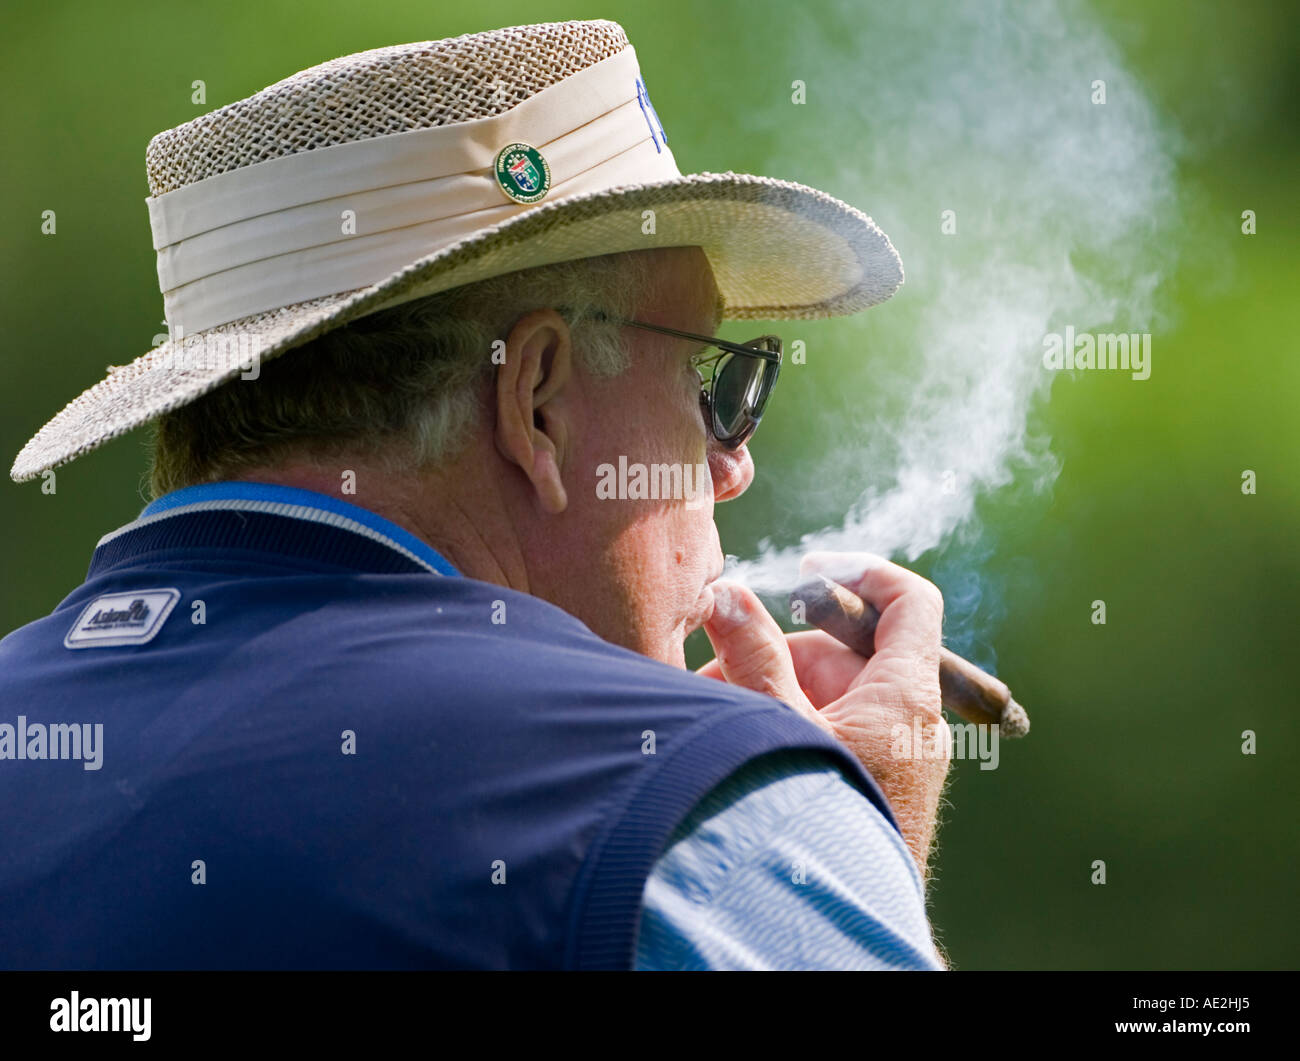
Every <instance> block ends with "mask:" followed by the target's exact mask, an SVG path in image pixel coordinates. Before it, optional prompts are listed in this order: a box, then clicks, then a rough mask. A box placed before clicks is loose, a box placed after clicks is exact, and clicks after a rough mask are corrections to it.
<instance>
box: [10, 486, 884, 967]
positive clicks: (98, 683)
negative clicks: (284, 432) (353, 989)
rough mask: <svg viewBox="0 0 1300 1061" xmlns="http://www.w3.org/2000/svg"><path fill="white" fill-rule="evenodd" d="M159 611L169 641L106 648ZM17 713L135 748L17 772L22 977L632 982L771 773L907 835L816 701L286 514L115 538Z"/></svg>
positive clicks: (48, 643)
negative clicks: (460, 974)
mask: <svg viewBox="0 0 1300 1061" xmlns="http://www.w3.org/2000/svg"><path fill="white" fill-rule="evenodd" d="M155 590H156V591H162V590H174V591H177V592H178V593H179V597H177V598H175V603H174V604H173V605H169V606H168V607H170V609H171V610H170V612H169V613H168V615H167V618H166V619H165V621H163V622H162V624H161V626H159V627H157V629H156V633H154V635H153V636H152V637H151V638H150V639H149V640H148V641H147V642H145V643H125V644H112V645H98V644H97V645H86V643H85V640H84V639H87V638H89V639H94V638H96V637H100V636H102V633H103V632H102V631H101V632H100V633H96V632H95V631H96V630H97V629H98V627H96V626H95V625H94V621H95V620H96V616H98V617H99V620H100V627H104V626H105V624H107V625H108V626H112V625H113V624H114V623H115V622H116V623H118V625H120V626H123V627H124V628H128V627H130V626H131V624H132V623H133V622H134V620H133V619H132V618H131V616H132V615H133V614H134V615H135V616H136V618H137V619H140V618H141V617H142V616H144V615H145V613H146V612H148V613H149V614H150V615H152V616H153V618H154V619H156V618H157V617H158V615H159V612H158V609H157V607H150V606H149V605H148V603H146V604H143V605H137V604H135V603H134V602H135V600H136V599H141V600H146V601H147V602H152V604H153V605H154V606H156V605H159V604H160V603H165V602H166V601H167V600H169V599H172V595H171V594H161V595H151V596H149V597H148V598H137V597H136V595H137V594H140V593H143V592H145V591H155ZM111 593H122V594H124V596H123V597H122V598H120V601H121V602H126V603H122V605H121V607H120V608H118V607H116V606H111V607H110V606H100V607H98V608H97V609H96V610H95V614H94V615H90V616H86V615H85V614H83V613H84V612H85V611H86V610H87V609H86V606H87V605H88V604H90V603H91V602H93V601H97V600H98V598H99V597H101V596H102V595H105V594H111ZM198 602H201V605H199V603H198ZM133 607H134V612H133V611H132V608H133ZM199 619H202V620H203V621H202V622H198V621H197V620H199ZM119 620H120V621H119ZM141 621H142V622H144V623H145V627H147V625H148V623H149V622H150V621H152V620H151V619H150V620H146V619H141ZM137 627H138V628H141V629H143V628H145V627H139V624H137ZM130 636H133V635H128V640H129V637H130ZM70 646H74V647H70ZM0 705H3V706H0V725H8V726H11V727H14V729H13V731H12V732H13V733H14V735H15V736H14V737H13V739H14V740H16V739H17V738H18V737H20V736H23V735H24V734H25V735H26V739H27V740H28V741H31V742H32V743H28V744H25V745H24V747H23V751H24V752H32V753H40V752H41V751H42V747H41V744H40V743H39V742H35V740H34V738H33V737H31V734H32V733H35V732H37V730H36V729H35V728H33V727H46V730H45V732H47V733H49V732H52V731H51V730H50V729H49V727H51V726H53V725H58V724H63V725H69V724H83V725H92V726H93V725H94V724H96V723H100V724H102V727H103V729H102V747H101V748H100V750H99V755H100V757H101V758H100V762H99V768H98V769H85V766H86V765H88V764H87V762H86V761H77V760H75V759H69V758H62V759H56V758H52V757H51V756H52V754H53V752H52V750H51V745H50V744H46V745H45V748H44V754H45V756H46V757H45V758H32V757H24V758H21V759H17V758H3V759H0V807H2V808H3V810H2V811H0V851H3V858H2V860H0V962H2V963H3V965H4V966H6V967H9V968H33V969H34V968H80V969H96V968H109V969H136V968H187V969H199V968H297V969H304V968H416V967H423V968H429V967H456V968H506V967H511V968H583V969H628V968H631V967H632V965H633V955H634V947H635V941H636V933H637V925H638V921H639V916H640V907H641V895H642V891H643V888H644V885H645V881H646V877H647V876H648V874H649V872H650V870H651V867H652V866H653V864H654V862H655V860H656V858H657V857H658V856H659V855H660V854H661V853H662V851H663V848H664V846H665V842H666V841H667V839H668V837H669V835H670V833H671V832H672V830H673V828H674V826H676V825H677V824H678V823H679V822H680V821H681V820H682V819H683V818H684V817H685V816H686V814H687V813H688V812H689V811H690V809H691V808H692V806H693V805H694V804H695V803H696V802H697V801H699V800H700V799H701V798H702V797H703V796H704V795H705V794H706V793H707V792H708V791H709V790H710V789H711V788H713V787H714V786H715V785H717V784H718V783H719V782H720V781H722V780H723V779H724V778H725V777H726V776H727V775H728V774H730V773H731V772H733V771H734V770H736V769H737V768H738V767H739V766H741V765H742V764H743V763H745V762H746V761H748V760H750V759H753V758H755V757H757V756H760V755H764V754H766V753H770V752H773V751H775V750H777V749H782V748H813V749H820V750H822V751H824V753H825V754H826V756H827V757H828V759H830V760H833V761H834V762H836V763H838V764H839V765H840V766H841V767H842V768H843V770H844V771H845V773H846V774H847V775H848V776H849V777H850V778H851V779H852V780H853V781H854V783H855V784H856V785H857V786H858V787H859V788H860V789H861V791H862V792H863V793H864V795H865V796H866V797H867V798H868V799H870V800H871V801H872V802H873V803H874V804H875V805H876V806H877V807H878V808H879V810H880V812H881V813H882V814H884V815H885V817H886V818H887V819H888V820H889V821H890V822H891V824H894V819H893V817H892V815H891V813H890V810H889V807H888V804H887V802H886V801H885V800H884V798H883V797H882V796H881V794H880V791H879V789H878V788H877V787H876V785H875V782H874V781H873V780H872V779H871V777H870V776H869V775H868V774H867V773H866V772H865V771H863V769H862V768H861V767H860V766H859V765H858V763H857V762H856V761H855V760H854V759H853V758H852V757H851V756H850V755H849V754H848V753H847V752H846V751H845V750H844V749H842V748H841V747H840V746H839V745H838V744H836V742H834V741H833V740H831V739H830V738H829V737H827V736H826V735H824V734H823V733H821V732H820V731H819V730H818V729H817V728H816V727H814V726H812V725H810V724H809V723H807V722H806V721H804V720H803V719H801V718H799V717H798V716H797V715H796V714H795V713H794V712H793V711H791V710H790V709H789V708H787V707H785V706H784V705H781V704H779V703H777V702H776V701H774V700H771V699H769V698H767V697H764V696H760V695H757V694H754V693H750V692H747V691H745V690H741V689H737V688H733V687H731V686H728V685H725V684H723V683H721V682H715V681H710V680H706V679H703V678H700V677H697V676H695V675H693V674H690V673H688V672H685V671H680V670H677V669H675V668H673V667H668V666H665V665H663V664H661V663H657V662H654V661H652V660H649V659H646V658H644V657H642V656H639V655H637V654H636V653H633V652H629V651H626V650H624V649H621V648H618V647H616V646H613V645H610V644H608V643H606V642H604V641H602V640H601V639H599V638H598V637H596V636H595V635H594V634H593V633H592V632H591V631H590V630H588V629H587V627H586V626H584V625H583V624H582V623H580V622H579V621H578V620H576V619H574V618H573V617H572V616H570V615H568V614H567V613H565V612H563V611H561V610H560V609H558V608H556V607H554V606H552V605H550V604H547V603H546V602H544V601H541V600H538V599H536V598H534V597H530V596H527V595H524V594H520V593H515V592H511V591H509V590H505V589H502V588H500V587H498V586H493V585H490V584H488V583H484V582H479V581H475V580H472V579H468V578H456V577H442V576H439V575H436V574H431V573H429V571H428V570H427V569H426V568H425V567H424V566H422V565H419V564H417V563H414V562H412V561H411V560H410V559H409V558H408V557H406V556H404V555H403V554H402V553H401V552H399V551H397V550H395V549H393V548H392V547H390V546H389V545H385V544H383V543H381V542H379V541H375V540H371V539H368V538H367V537H364V536H363V535H361V534H358V533H354V532H353V531H350V530H345V529H339V528H336V527H331V526H326V525H322V524H320V523H313V522H308V521H306V520H303V519H294V518H289V517H286V516H282V515H271V514H265V513H256V512H239V513H235V512H197V513H196V512H191V513H181V514H176V515H172V516H170V517H168V518H164V519H159V520H156V521H154V522H152V523H145V524H143V525H140V526H138V527H136V528H134V529H131V530H128V531H126V532H125V533H122V534H120V535H118V536H117V537H115V538H113V539H112V540H111V541H106V542H105V543H103V544H101V546H100V548H99V549H98V550H96V553H95V557H94V560H93V563H92V565H91V570H90V574H89V576H88V578H87V581H86V582H85V583H84V584H83V585H82V586H80V587H79V588H78V589H77V590H76V591H75V592H74V593H73V594H72V595H71V596H69V597H68V598H67V599H66V600H65V601H63V603H62V604H60V605H59V607H58V608H57V609H56V610H55V612H54V613H53V614H52V615H50V616H48V617H46V618H44V619H41V620H39V621H37V622H34V623H31V624H29V625H28V626H25V627H23V628H22V629H20V630H17V631H15V632H14V633H12V634H11V635H9V636H8V637H6V638H5V639H4V640H3V641H0ZM20 715H21V716H22V723H21V724H22V726H23V727H26V728H25V730H23V731H21V732H20V730H19V725H20V723H19V716H20ZM65 736H66V735H65ZM10 747H11V751H12V744H11V746H10ZM63 750H64V751H68V750H69V749H68V747H67V746H66V739H65V746H64V749H63ZM895 828H897V825H896V824H895ZM200 881H201V883H200Z"/></svg>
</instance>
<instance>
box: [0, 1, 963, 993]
mask: <svg viewBox="0 0 1300 1061" xmlns="http://www.w3.org/2000/svg"><path fill="white" fill-rule="evenodd" d="M149 170H150V184H151V192H152V196H151V198H150V200H149V206H150V215H151V220H152V222H153V227H154V239H155V246H156V248H157V249H158V252H159V276H160V278H161V280H162V287H163V293H164V298H165V301H166V304H167V310H168V320H169V322H170V325H171V329H172V334H171V337H170V338H169V339H168V341H167V342H166V343H164V344H162V345H161V346H160V347H159V348H157V349H155V350H154V351H152V352H150V353H149V354H147V355H145V357H143V358H141V359H140V360H139V361H137V362H135V363H134V364H132V365H129V366H126V367H123V368H119V369H116V370H114V371H113V372H112V373H111V374H110V375H109V377H108V378H107V379H106V380H105V381H104V382H102V383H101V384H99V385H98V386H97V387H96V388H92V390H90V391H88V392H86V394H84V395H82V397H81V398H79V399H78V400H77V401H76V402H74V403H72V404H71V405H69V406H68V407H67V408H66V409H65V410H64V411H63V412H62V413H60V414H59V416H58V417H56V418H55V420H54V421H52V422H51V423H50V424H49V425H47V426H46V428H44V429H43V430H42V432H41V433H40V434H38V435H37V436H36V437H35V438H34V439H33V440H32V442H31V443H29V444H28V446H27V447H26V448H25V449H24V451H23V453H22V454H20V455H19V458H18V461H17V462H16V464H15V467H14V472H13V475H14V477H15V478H16V479H27V478H32V477H34V476H36V475H41V474H46V475H48V474H52V471H51V469H53V468H54V467H55V466H56V465H58V464H61V463H62V462H64V461H66V460H69V459H71V458H73V457H75V456H77V455H79V454H81V453H83V452H85V451H86V450H88V449H90V448H93V447H94V446H96V445H99V444H100V443H102V442H104V441H106V440H108V439H110V438H112V437H115V436H116V435H118V434H121V433H123V432H125V431H126V430H129V429H131V428H132V427H135V426H137V425H139V424H142V423H145V422H147V421H150V420H157V431H156V436H155V442H154V456H153V469H152V483H153V488H154V492H155V495H156V499H155V500H154V501H153V502H152V503H151V504H150V505H149V506H148V507H147V508H146V509H145V510H144V512H143V513H142V514H141V516H140V518H139V519H138V520H136V521H135V522H133V523H131V524H129V525H127V526H125V527H122V528H120V529H118V530H116V531H114V532H112V533H110V534H108V535H106V536H105V537H104V538H102V539H101V541H100V543H99V546H98V548H97V549H96V550H95V554H94V557H93V559H92V562H91V567H90V572H89V574H88V577H87V579H86V582H85V583H84V584H83V585H82V586H80V587H79V588H77V589H76V590H75V591H73V593H72V594H71V595H70V596H68V597H67V598H66V599H65V600H64V601H63V602H62V603H61V604H60V605H59V606H58V607H57V608H56V609H55V611H54V612H53V613H52V614H51V615H50V616H48V617H46V618H44V619H41V620H39V621H37V622H35V623H32V624H30V625H29V626H27V627H24V628H22V629H21V630H18V631H16V632H15V633H13V634H11V635H10V636H9V637H7V638H6V639H5V640H4V641H3V642H0V694H2V695H0V700H2V701H3V703H5V704H6V705H8V707H9V710H10V712H11V713H14V714H16V713H17V712H22V715H21V717H19V718H13V719H11V718H5V719H3V720H2V721H3V722H4V723H5V724H6V725H7V727H8V728H7V730H6V729H5V728H4V727H0V757H3V759H4V760H5V761H4V763H3V768H0V797H2V798H3V800H4V803H5V806H6V808H7V811H6V815H5V817H4V824H3V825H0V840H2V841H3V843H4V846H5V849H6V851H7V852H8V854H7V858H6V861H5V866H4V868H3V870H0V910H2V911H3V913H0V954H2V955H3V956H4V961H5V963H6V964H7V965H9V966H11V967H19V968H39V967H65V968H94V967H107V968H202V967H220V968H272V967H275V968H318V967H326V968H330V967H333V968H339V967H359V968H400V967H408V968H409V967H427V966H443V967H459V968H471V967H480V968H483V967H485V968H542V967H557V968H606V969H608V968H615V969H617V968H623V969H627V968H640V969H667V968H674V969H677V968H894V969H904V968H920V969H925V968H931V969H933V968H941V967H942V962H941V960H940V958H939V955H938V952H937V950H936V948H935V945H934V942H933V940H932V938H931V934H930V929H929V926H928V923H927V921H926V917H925V910H924V890H923V888H924V881H925V879H926V859H927V854H928V851H929V847H930V842H931V836H932V831H933V826H934V818H935V814H936V810H937V805H938V801H939V795H940V791H941V789H942V786H943V781H944V777H945V774H946V771H947V765H948V764H947V761H946V760H944V761H935V760H934V759H897V758H894V757H893V756H891V754H890V739H889V738H890V732H891V729H892V728H893V727H894V726H895V725H896V724H898V723H904V724H908V725H910V724H911V722H912V720H913V718H914V717H917V716H919V717H920V718H921V719H922V720H923V722H924V724H925V725H927V726H935V725H939V724H941V718H940V714H939V688H938V651H939V643H940V623H941V613H942V601H941V598H940V596H939V594H938V592H937V591H936V590H935V589H934V587H933V586H931V585H930V584H929V583H927V582H925V581H924V580H922V579H920V578H919V577H917V576H915V575H913V574H911V573H909V572H906V571H904V570H902V569H900V568H898V567H896V566H894V565H892V564H889V563H886V562H884V561H881V560H879V559H876V558H872V557H869V556H821V557H810V558H809V565H810V566H821V567H823V568H833V569H834V570H835V572H836V574H837V577H839V578H840V579H841V581H846V584H848V585H849V588H851V589H853V590H855V591H856V592H858V593H859V594H860V595H861V596H863V597H864V598H866V599H867V600H869V601H871V602H872V603H873V604H874V605H875V606H876V607H878V608H879V609H880V610H881V611H882V617H881V621H880V625H879V628H878V631H877V651H876V654H875V655H874V656H873V657H872V658H871V659H870V660H867V659H864V658H863V657H861V656H858V655H856V654H855V653H854V652H852V651H850V650H849V649H847V648H844V647H843V646H841V645H839V644H838V643H837V642H835V641H833V640H832V639H831V638H829V637H828V636H826V635H824V634H822V633H820V632H807V633H800V634H794V635H789V636H787V635H784V634H782V632H781V630H780V629H779V627H778V626H777V625H776V623H775V622H774V621H773V620H772V619H771V617H770V616H769V615H768V614H767V612H766V611H765V610H764V609H763V608H762V606H761V604H760V602H759V601H758V600H757V598H756V597H754V595H753V594H752V593H750V592H749V591H748V590H746V589H743V588H741V587H739V586H735V585H728V584H726V583H725V582H720V581H717V580H718V578H719V575H720V574H721V571H722V559H723V558H722V552H721V548H720V545H719V541H718V535H717V531H716V528H715V526H714V523H713V505H714V503H716V502H720V501H727V500H730V499H732V498H735V497H738V496H739V495H740V494H742V493H743V492H744V491H745V489H746V488H747V487H748V485H749V483H750V481H751V479H752V477H753V475H754V466H753V463H752V461H751V459H750V456H749V452H748V449H747V448H746V442H747V441H748V439H749V437H750V436H751V435H752V433H753V431H754V429H755V428H756V427H757V425H758V422H759V419H760V418H761V416H762V414H763V410H764V407H765V405H766V402H767V399H768V396H769V395H770V393H771V391H772V386H773V384H774V383H775V382H776V378H777V372H778V370H779V367H780V362H781V357H782V347H781V343H780V340H779V339H777V338H776V337H774V336H764V337H762V338H761V339H758V340H755V341H753V342H751V343H747V344H732V343H726V342H724V341H722V340H715V339H713V338H712V337H713V334H714V332H715V330H716V328H717V327H718V325H719V323H720V321H721V319H723V318H727V317H732V318H741V317H745V318H768V319H772V318H776V317H780V316H790V317H810V316H825V315H829V314H833V313H847V312H853V311H855V310H857V309H860V308H863V307H865V306H868V305H872V304H874V303H876V302H879V301H881V300H883V299H884V298H887V297H888V296H889V294H890V293H892V291H893V290H894V289H895V288H896V287H897V285H898V283H900V282H901V271H899V268H898V263H897V256H896V255H895V254H894V252H893V249H892V247H890V246H889V243H888V240H887V239H885V237H884V236H883V234H881V233H880V232H879V230H878V229H876V228H875V226H874V225H873V224H872V223H871V222H870V220H869V219H867V218H866V217H864V216H863V215H861V214H859V213H858V212H857V211H854V210H852V209H851V208H850V207H847V206H845V205H844V204H841V203H837V202H836V201H835V200H832V199H830V198H829V197H827V196H824V195H822V194H821V193H819V192H815V191H813V190H812V189H807V188H803V187H801V186H799V185H793V184H788V183H784V182H779V181H771V180H768V179H766V178H758V177H744V176H739V175H735V174H723V175H697V176H685V177H684V176H682V175H680V174H679V173H678V172H677V169H676V166H675V163H674V161H673V159H672V156H671V154H670V153H669V152H668V150H667V145H666V138H665V137H664V134H663V129H662V126H661V125H660V124H659V119H658V116H657V115H656V114H655V112H654V109H653V107H652V106H651V105H650V103H649V96H648V94H647V92H646V89H645V85H644V82H643V81H642V79H641V77H640V73H639V70H638V69H637V66H636V57H635V53H634V52H633V50H632V48H631V47H630V45H628V43H627V41H626V38H625V37H624V36H623V33H622V31H621V29H620V28H619V27H618V26H616V25H614V24H613V23H608V22H577V23H558V24H548V25H541V26H528V27H517V28H513V29H509V30H501V31H496V32H493V33H485V34H476V35H472V36H469V37H462V38H455V39H453V40H447V41H435V42H426V43H423V44H417V45H407V46H402V47H397V48H388V49H380V50H378V51H374V52H366V53H362V54H360V55H355V56H348V57H345V58H343V59H338V60H334V61H333V62H331V63H326V64H324V65H323V66H321V67H316V68H314V69H313V70H309V71H305V72H303V73H301V74H298V75H295V76H294V77H292V78H290V79H288V80H287V81H283V82H280V83H279V84H277V85H274V86H272V87H271V88H269V89H266V90H264V91H263V92H262V93H259V94H258V95H256V96H253V97H251V98H250V99H248V100H243V101H240V102H239V103H236V104H232V105H230V106H229V107H226V108H222V109H221V110H219V111H217V112H214V113H213V114H211V115H207V116H205V117H203V118H200V119H198V120H196V121H194V122H191V123H189V124H188V125H186V126H182V127H180V128H179V129H175V130H171V131H170V132H168V133H164V134H162V135H161V136H159V137H157V138H155V140H154V142H153V143H152V144H151V145H150V151H149ZM611 467H620V468H625V467H639V468H642V469H657V470H658V472H656V474H660V473H662V472H663V470H664V469H668V470H676V471H677V473H678V474H675V475H662V474H660V479H659V480H658V481H661V482H662V483H671V484H678V483H680V484H681V489H676V487H674V490H672V491H659V490H655V491H653V492H652V493H651V494H649V495H647V494H646V492H645V491H644V490H637V489H627V488H626V482H624V481H623V478H622V477H621V476H620V479H619V482H618V483H616V484H614V488H613V489H612V493H611V489H610V488H609V486H610V484H609V481H608V479H609V477H608V476H607V475H605V474H603V472H602V469H609V468H611ZM691 469H706V471H705V472H704V473H703V474H701V475H699V476H695V477H693V476H692V475H691V474H690V471H691ZM602 487H603V488H602ZM845 571H852V572H853V574H852V577H846V576H845V574H844V572H845ZM701 626H703V627H704V629H705V630H706V632H707V634H708V636H709V638H710V640H711V641H712V643H713V646H714V649H715V651H716V655H717V659H716V660H715V661H714V662H713V663H711V664H710V665H709V666H708V667H706V668H705V676H700V675H696V674H691V673H690V672H688V671H687V670H686V669H685V658H684V654H683V642H684V640H685V638H686V637H687V635H689V634H690V633H691V632H692V631H694V630H696V629H698V628H700V627H701ZM708 678H714V679H718V680H715V681H710V680H707V679H708ZM74 737H75V738H77V739H76V740H75V741H74V740H73V738H74ZM6 739H7V743H6ZM74 745H75V747H74ZM92 749H93V754H92ZM78 758H80V759H81V762H80V764H78V763H77V762H75V761H73V762H66V761H55V760H66V759H72V760H76V759H78Z"/></svg>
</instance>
